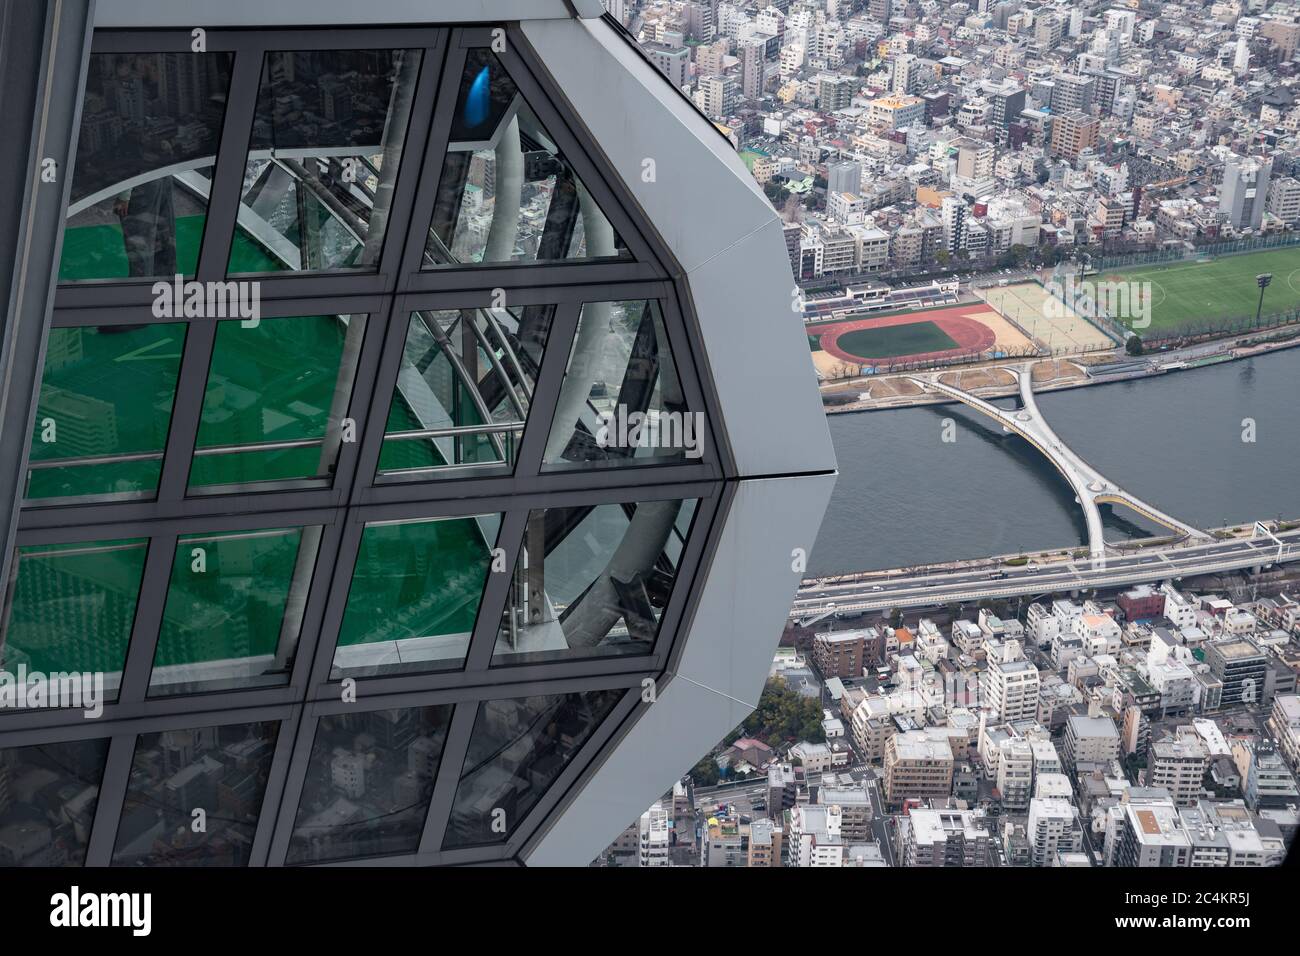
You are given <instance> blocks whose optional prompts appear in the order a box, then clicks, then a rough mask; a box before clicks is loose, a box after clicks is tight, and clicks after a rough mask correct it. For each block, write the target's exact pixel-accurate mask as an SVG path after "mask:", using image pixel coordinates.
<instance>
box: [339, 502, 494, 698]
mask: <svg viewBox="0 0 1300 956" xmlns="http://www.w3.org/2000/svg"><path fill="white" fill-rule="evenodd" d="M500 527H501V516H500V515H496V514H490V515H475V516H474V517H470V518H431V519H422V520H417V521H392V522H376V523H373V524H368V525H366V528H365V531H364V532H363V533H362V535H361V545H360V548H359V550H358V552H357V563H356V569H355V570H354V571H353V572H352V587H351V589H350V590H349V591H348V605H347V610H346V611H345V612H344V615H343V624H342V626H341V628H340V630H339V640H338V647H337V648H336V649H335V651H334V666H333V668H332V670H331V671H330V678H331V679H335V680H336V679H338V678H340V677H362V676H375V675H379V674H397V673H412V672H420V671H430V670H439V669H444V668H449V667H458V666H460V663H461V661H462V660H463V659H464V657H465V651H466V649H467V648H468V647H469V639H470V635H471V634H472V633H473V630H474V620H475V618H476V617H477V616H478V605H479V600H480V599H481V598H482V595H483V585H484V584H485V583H486V581H487V576H488V570H489V568H490V567H491V561H492V555H491V551H492V548H493V547H494V545H495V542H496V538H497V531H498V529H499V528H500Z"/></svg>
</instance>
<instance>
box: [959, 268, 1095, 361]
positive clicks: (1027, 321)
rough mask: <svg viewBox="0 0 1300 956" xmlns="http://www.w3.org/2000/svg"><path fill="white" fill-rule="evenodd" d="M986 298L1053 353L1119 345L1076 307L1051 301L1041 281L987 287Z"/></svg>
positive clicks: (1036, 341)
mask: <svg viewBox="0 0 1300 956" xmlns="http://www.w3.org/2000/svg"><path fill="white" fill-rule="evenodd" d="M984 298H985V300H986V301H987V302H988V304H989V305H990V306H992V307H993V308H995V309H997V310H998V312H1000V313H1001V314H1002V315H1004V316H1006V317H1007V318H1008V319H1010V320H1011V321H1012V322H1014V323H1015V324H1016V325H1017V326H1018V327H1019V328H1021V329H1023V330H1024V331H1025V333H1026V334H1028V335H1030V336H1031V337H1032V338H1033V340H1034V342H1035V343H1036V344H1037V345H1039V346H1040V347H1042V348H1044V349H1046V350H1047V351H1049V352H1060V351H1064V352H1071V353H1072V352H1086V351H1090V350H1096V349H1108V348H1114V346H1115V344H1116V343H1115V342H1114V341H1112V340H1111V338H1110V337H1109V336H1107V335H1106V334H1105V333H1104V332H1102V330H1101V329H1099V328H1098V327H1097V326H1095V325H1093V324H1092V323H1091V322H1089V321H1088V320H1087V319H1085V318H1084V317H1083V316H1081V315H1079V314H1078V313H1077V312H1076V311H1075V310H1074V309H1072V308H1070V307H1068V306H1065V305H1063V304H1061V303H1060V302H1059V301H1055V302H1049V301H1048V294H1047V290H1045V289H1044V288H1043V287H1042V286H1041V285H1040V284H1038V283H1037V282H1019V283H1016V284H1015V285H1007V286H997V287H995V288H992V289H985V290H984Z"/></svg>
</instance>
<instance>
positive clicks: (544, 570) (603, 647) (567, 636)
mask: <svg viewBox="0 0 1300 956" xmlns="http://www.w3.org/2000/svg"><path fill="white" fill-rule="evenodd" d="M695 505H696V499H693V498H692V499H688V500H682V499H678V500H675V501H643V502H628V503H626V504H605V505H594V506H592V505H584V506H579V507H574V508H548V509H544V510H535V511H532V512H530V513H529V515H528V527H527V529H526V530H525V532H524V546H523V550H522V551H521V552H520V554H519V560H518V562H517V563H516V565H515V573H514V577H513V578H512V582H511V586H510V598H509V600H508V601H507V602H506V608H505V613H504V615H503V616H502V620H501V630H500V632H499V634H498V636H497V645H496V652H495V654H494V655H493V663H523V662H528V661H540V660H550V659H553V658H575V657H595V656H606V655H613V654H648V653H650V651H651V650H652V649H653V647H654V639H655V636H656V634H658V631H659V619H660V617H661V616H662V615H663V610H664V608H665V607H667V605H668V599H669V597H671V595H672V590H673V582H674V581H675V580H676V577H677V569H678V567H679V565H680V562H681V555H682V548H683V546H684V544H685V542H686V536H687V535H688V534H689V533H690V528H691V518H692V517H693V516H694V514H695Z"/></svg>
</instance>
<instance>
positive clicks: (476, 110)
mask: <svg viewBox="0 0 1300 956" xmlns="http://www.w3.org/2000/svg"><path fill="white" fill-rule="evenodd" d="M627 256H628V251H627V248H626V246H624V244H623V241H622V239H620V238H619V237H618V236H617V235H615V233H614V227H613V226H611V225H610V222H609V220H608V219H606V218H605V214H604V213H603V212H601V210H600V207H599V206H598V205H597V203H596V201H595V199H593V198H592V196H591V194H590V193H588V192H587V189H586V187H585V186H584V185H583V184H582V182H581V181H580V180H579V179H578V176H577V174H576V173H575V172H574V170H573V167H572V166H570V165H569V163H568V162H567V161H566V160H565V158H564V157H563V156H562V155H561V154H560V150H559V147H558V146H556V144H555V141H554V140H552V139H551V137H550V135H549V134H548V133H547V132H546V130H545V129H543V128H542V124H541V123H540V122H539V121H538V119H537V117H536V116H535V115H533V112H532V110H530V109H529V108H528V104H526V103H525V102H524V99H523V97H522V96H521V95H520V94H519V91H518V90H517V89H516V88H515V84H514V83H513V82H512V81H511V79H510V77H509V76H507V75H506V71H505V69H504V68H503V67H502V66H501V62H500V61H499V60H498V59H497V58H496V56H495V55H494V54H493V53H492V52H491V51H490V50H485V49H474V50H470V51H469V53H468V55H467V58H466V61H465V72H464V74H463V76H462V78H461V89H460V95H459V98H458V100H457V103H456V113H455V116H454V118H453V121H452V130H451V143H450V145H449V146H448V148H447V156H446V158H445V159H444V161H443V167H442V177H441V179H440V180H439V184H438V198H437V204H436V206H435V208H434V213H433V223H432V226H431V228H430V230H429V239H428V242H427V243H426V245H425V266H426V267H427V266H439V265H471V264H474V263H481V262H551V261H562V260H566V259H604V258H626V257H627Z"/></svg>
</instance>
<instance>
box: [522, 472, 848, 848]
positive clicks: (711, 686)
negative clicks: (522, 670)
mask: <svg viewBox="0 0 1300 956" xmlns="http://www.w3.org/2000/svg"><path fill="white" fill-rule="evenodd" d="M834 484H835V476H834V475H810V476H806V477H798V478H774V479H765V480H761V481H746V482H741V484H740V486H739V488H738V489H737V492H736V497H735V500H734V501H733V503H732V507H731V512H730V513H729V514H728V515H727V518H726V526H725V527H724V528H723V531H722V535H721V538H720V540H719V542H718V549H717V551H716V553H715V554H714V556H713V560H712V562H711V566H710V570H709V577H708V580H707V581H706V582H705V583H704V586H703V591H702V592H701V594H700V599H699V604H698V606H697V608H696V612H695V616H694V618H693V619H692V621H691V624H690V627H689V630H688V632H687V634H686V635H685V640H686V646H685V650H684V652H683V653H682V655H681V658H680V659H679V662H678V665H677V668H676V673H675V675H674V676H673V677H672V678H671V680H669V681H668V682H666V685H665V686H664V687H663V689H662V690H660V692H659V694H658V700H657V701H656V702H655V703H654V704H653V705H651V706H650V707H649V708H647V709H646V711H645V712H644V713H643V714H642V715H641V717H640V719H639V720H637V721H636V723H635V724H633V725H632V726H631V727H630V728H629V729H628V731H627V733H626V734H625V735H624V736H623V738H622V739H621V740H619V741H618V742H617V743H616V744H615V745H614V747H613V748H612V750H611V751H610V753H609V756H608V757H607V759H606V760H605V761H604V763H603V764H602V765H601V766H600V767H598V768H597V769H596V771H595V772H594V773H593V774H592V775H591V777H590V778H589V779H588V781H587V783H586V785H585V786H584V787H583V788H582V789H581V791H580V792H579V793H578V794H577V795H576V796H575V797H573V798H572V800H571V801H570V802H569V803H568V805H567V806H565V807H564V808H563V809H562V810H561V811H560V812H559V813H558V814H557V816H556V818H555V822H554V823H553V824H552V826H551V827H550V829H549V830H548V831H547V832H546V833H545V835H544V836H543V837H542V838H541V839H540V840H539V841H537V842H536V843H535V844H534V846H533V847H532V849H531V851H529V852H528V854H527V858H526V862H527V863H528V864H529V865H533V866H582V865H585V864H587V863H588V862H590V861H591V860H593V859H595V857H596V855H597V854H599V853H600V851H601V850H602V849H604V847H606V846H608V845H609V843H610V841H611V840H612V839H613V838H614V837H615V836H617V835H618V833H619V831H620V830H622V829H623V828H624V827H626V826H627V825H628V824H629V823H630V822H631V821H632V820H634V819H636V817H637V815H638V814H640V813H641V812H643V811H644V810H645V808H646V807H648V806H649V805H650V804H651V803H653V802H654V801H655V800H657V799H658V798H659V797H660V796H662V795H663V794H664V793H665V792H666V791H667V790H668V789H669V788H670V787H672V785H673V782H674V781H675V780H677V779H678V778H679V777H680V776H681V775H682V774H683V773H685V772H686V771H687V770H689V769H690V768H691V767H692V766H693V765H694V764H695V762H696V761H697V760H698V759H699V758H700V756H701V754H702V753H703V752H704V751H705V750H707V749H708V748H709V747H710V746H712V744H713V742H715V741H718V740H721V739H722V738H723V737H725V736H726V734H727V733H728V731H730V730H731V729H732V728H734V727H735V726H736V725H737V724H739V723H740V722H741V721H742V720H744V718H745V717H746V716H747V715H748V714H749V713H750V711H751V710H753V708H754V705H755V704H756V703H757V702H758V696H759V693H760V692H761V691H762V688H763V682H764V680H765V679H766V677H767V673H768V669H769V667H770V666H771V662H772V653H773V651H774V650H775V648H776V644H777V641H778V640H779V638H780V633H781V628H782V626H783V624H784V622H785V618H786V614H787V612H788V611H789V608H790V601H791V599H792V598H793V596H794V591H795V588H796V587H797V585H798V583H799V578H800V577H801V575H800V574H799V573H798V572H796V571H794V570H793V569H792V567H791V560H792V559H791V550H792V549H793V548H795V547H802V548H805V549H809V550H810V549H811V548H812V544H813V539H814V537H815V536H816V529H817V526H818V524H819V523H820V521H821V517H822V513H823V512H824V511H825V508H826V503H827V502H828V501H829V500H830V493H831V488H832V487H833V486H834Z"/></svg>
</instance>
